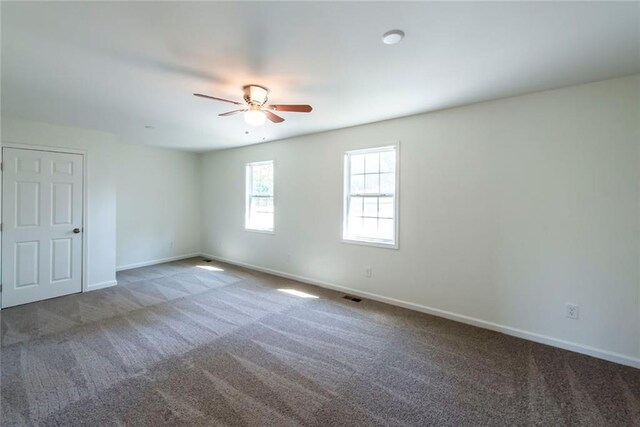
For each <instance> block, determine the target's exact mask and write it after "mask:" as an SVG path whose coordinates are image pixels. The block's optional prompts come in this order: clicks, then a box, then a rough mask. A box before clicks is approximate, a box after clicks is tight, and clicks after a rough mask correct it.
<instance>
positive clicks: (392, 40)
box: [382, 30, 404, 44]
mask: <svg viewBox="0 0 640 427" xmlns="http://www.w3.org/2000/svg"><path fill="white" fill-rule="evenodd" d="M403 38H404V31H402V30H391V31H387V32H386V33H384V34H383V35H382V43H384V44H396V43H400V40H402V39H403Z"/></svg>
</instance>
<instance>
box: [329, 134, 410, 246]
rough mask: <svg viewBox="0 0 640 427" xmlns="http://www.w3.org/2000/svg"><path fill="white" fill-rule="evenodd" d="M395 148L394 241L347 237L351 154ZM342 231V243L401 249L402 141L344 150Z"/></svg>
mask: <svg viewBox="0 0 640 427" xmlns="http://www.w3.org/2000/svg"><path fill="white" fill-rule="evenodd" d="M392 148H393V149H395V152H396V164H395V194H394V197H393V199H394V206H393V215H394V217H393V219H394V228H393V229H394V240H393V242H385V241H382V240H380V239H367V238H359V239H354V238H350V237H347V231H348V221H349V205H350V203H349V201H350V198H351V164H350V161H349V160H350V156H351V155H353V154H368V153H375V152H381V151H388V150H389V149H392ZM342 185H343V196H342V233H341V235H340V240H341V241H342V243H349V244H354V245H363V246H373V247H378V248H385V249H399V240H400V233H399V231H400V226H399V225H400V142H399V141H396V142H394V143H390V144H385V145H381V146H375V147H368V148H359V149H355V150H348V151H345V152H344V156H343V170H342Z"/></svg>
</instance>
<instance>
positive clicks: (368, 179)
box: [364, 174, 380, 194]
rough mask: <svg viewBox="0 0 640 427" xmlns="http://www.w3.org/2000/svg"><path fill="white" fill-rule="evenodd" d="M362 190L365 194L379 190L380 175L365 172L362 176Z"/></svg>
mask: <svg viewBox="0 0 640 427" xmlns="http://www.w3.org/2000/svg"><path fill="white" fill-rule="evenodd" d="M364 192H365V193H366V194H371V193H379V192H380V175H378V174H371V175H369V174H367V175H365V176H364Z"/></svg>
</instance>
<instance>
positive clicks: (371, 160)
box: [364, 153, 380, 173]
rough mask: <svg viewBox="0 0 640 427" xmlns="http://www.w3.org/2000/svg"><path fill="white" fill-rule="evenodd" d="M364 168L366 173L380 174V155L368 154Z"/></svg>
mask: <svg viewBox="0 0 640 427" xmlns="http://www.w3.org/2000/svg"><path fill="white" fill-rule="evenodd" d="M364 166H365V172H366V173H378V172H379V171H380V153H369V154H366V155H365V161H364Z"/></svg>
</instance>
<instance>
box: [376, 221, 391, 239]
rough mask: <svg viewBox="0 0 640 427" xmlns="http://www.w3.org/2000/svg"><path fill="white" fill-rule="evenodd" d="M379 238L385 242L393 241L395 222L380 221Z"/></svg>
mask: <svg viewBox="0 0 640 427" xmlns="http://www.w3.org/2000/svg"><path fill="white" fill-rule="evenodd" d="M378 221H379V222H378V237H379V238H380V239H385V240H393V220H392V219H380V220H378Z"/></svg>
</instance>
